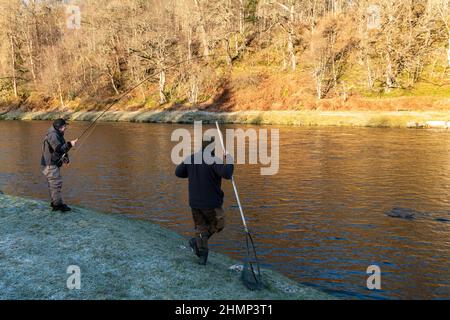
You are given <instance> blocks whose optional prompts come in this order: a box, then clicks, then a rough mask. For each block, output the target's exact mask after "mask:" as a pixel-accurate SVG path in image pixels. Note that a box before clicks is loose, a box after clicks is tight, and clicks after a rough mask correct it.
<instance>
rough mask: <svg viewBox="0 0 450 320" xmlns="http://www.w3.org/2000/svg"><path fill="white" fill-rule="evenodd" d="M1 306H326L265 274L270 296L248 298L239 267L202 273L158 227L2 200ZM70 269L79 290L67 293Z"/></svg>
mask: <svg viewBox="0 0 450 320" xmlns="http://www.w3.org/2000/svg"><path fill="white" fill-rule="evenodd" d="M0 234H1V235H2V237H1V239H0V299H328V298H330V296H329V295H326V294H324V293H321V292H319V291H317V290H315V289H312V288H309V287H305V286H302V285H299V284H298V283H296V282H294V281H292V280H290V279H288V278H286V277H284V276H282V275H280V274H278V273H275V272H273V271H269V270H264V279H265V282H266V284H267V289H265V290H263V291H258V292H252V291H249V290H247V289H246V288H245V287H244V286H243V284H242V283H241V282H240V279H239V275H240V274H239V272H238V271H235V270H231V269H229V267H230V266H232V265H234V264H236V263H239V262H238V261H235V260H232V259H231V258H228V257H226V256H224V255H221V254H218V253H215V252H212V253H211V255H210V259H209V264H208V265H207V266H199V265H198V264H197V262H196V258H195V257H194V256H193V254H192V253H191V252H190V250H189V249H188V248H186V243H187V241H186V239H184V238H183V237H181V236H180V235H178V234H176V233H174V232H172V231H170V230H167V229H164V228H162V227H160V226H158V225H155V224H152V223H149V222H146V221H138V220H132V219H129V218H125V217H120V216H116V215H108V214H102V213H97V212H93V211H90V210H87V209H82V208H76V209H75V211H74V212H72V213H66V214H62V213H52V212H51V211H50V210H49V208H48V203H44V202H42V201H35V200H26V199H23V198H18V197H12V196H8V195H4V194H1V193H0ZM69 265H77V266H79V267H80V269H81V289H80V290H69V289H67V287H66V281H67V278H68V277H69V274H66V270H67V267H68V266H69Z"/></svg>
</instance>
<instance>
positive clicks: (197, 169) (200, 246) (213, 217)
mask: <svg viewBox="0 0 450 320" xmlns="http://www.w3.org/2000/svg"><path fill="white" fill-rule="evenodd" d="M206 140H208V141H203V142H202V149H201V150H199V151H198V152H197V153H194V154H192V155H190V156H189V157H187V158H186V159H185V160H184V161H183V162H182V163H181V164H179V165H178V166H177V167H176V169H175V175H176V176H177V177H179V178H188V179H189V205H190V207H191V210H192V216H193V219H194V224H195V233H196V237H194V238H192V239H190V240H189V245H190V247H191V248H192V250H193V251H194V253H195V254H196V255H197V256H198V257H199V264H201V265H205V264H206V262H207V260H208V240H209V239H210V238H211V236H212V235H213V234H214V233H217V232H220V231H222V229H223V228H224V226H225V215H224V211H223V209H222V205H223V197H224V193H223V191H222V189H221V184H222V178H224V179H228V180H229V179H231V177H232V176H233V170H234V165H233V159H232V158H231V155H230V154H229V153H227V152H226V151H225V150H224V159H223V160H222V159H219V158H217V157H215V155H214V151H212V150H213V149H214V148H211V146H213V143H214V138H213V137H210V138H207V139H206ZM207 147H208V148H207ZM205 149H207V150H211V151H210V152H211V153H210V156H211V157H213V159H214V161H212V163H211V162H210V161H205V153H206V152H208V151H206V152H205ZM199 160H200V161H199ZM208 163H210V164H208Z"/></svg>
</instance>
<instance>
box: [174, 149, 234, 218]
mask: <svg viewBox="0 0 450 320" xmlns="http://www.w3.org/2000/svg"><path fill="white" fill-rule="evenodd" d="M194 157H195V154H193V155H191V156H189V157H188V158H187V159H189V158H190V164H186V162H188V161H186V160H187V159H186V160H184V161H183V162H182V163H181V164H179V165H178V166H177V168H176V169H175V175H176V176H177V177H179V178H189V205H190V206H191V208H196V209H212V208H220V207H221V206H222V205H223V191H222V189H221V187H222V178H224V179H231V177H232V176H233V170H234V165H233V164H219V163H218V161H215V163H213V164H206V163H204V162H203V161H202V163H201V164H194ZM229 157H230V156H227V160H228V159H229ZM228 162H232V161H230V160H228Z"/></svg>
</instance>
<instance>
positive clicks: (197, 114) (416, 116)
mask: <svg viewBox="0 0 450 320" xmlns="http://www.w3.org/2000/svg"><path fill="white" fill-rule="evenodd" d="M100 114H101V112H100V111H98V112H96V111H79V112H70V111H37V112H20V111H10V112H4V113H3V114H2V113H0V120H53V119H56V118H59V117H63V118H65V119H68V120H71V121H92V120H94V119H96V118H97V117H98V116H99V115H100ZM100 121H110V122H111V121H112V122H119V121H125V122H154V123H192V122H193V121H203V122H206V123H212V122H214V121H219V122H221V123H239V124H263V125H293V126H351V127H392V128H441V129H446V128H450V110H449V111H384V112H381V111H236V112H207V111H197V110H193V111H132V112H130V111H108V112H106V113H105V114H104V115H103V116H102V117H101V119H100Z"/></svg>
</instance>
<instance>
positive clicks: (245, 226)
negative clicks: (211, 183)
mask: <svg viewBox="0 0 450 320" xmlns="http://www.w3.org/2000/svg"><path fill="white" fill-rule="evenodd" d="M216 128H217V131H218V132H219V139H220V144H221V145H222V149H223V151H224V152H225V151H226V149H225V144H224V143H223V137H222V132H221V131H220V128H219V123H218V122H217V121H216ZM231 184H232V185H233V190H234V195H235V196H236V201H237V204H238V207H239V212H240V213H241V218H242V223H243V224H244V228H245V232H247V233H248V227H247V222H246V221H245V216H244V211H243V210H242V205H241V200H240V199H239V193H238V191H237V187H236V183H235V182H234V177H233V176H231Z"/></svg>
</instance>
